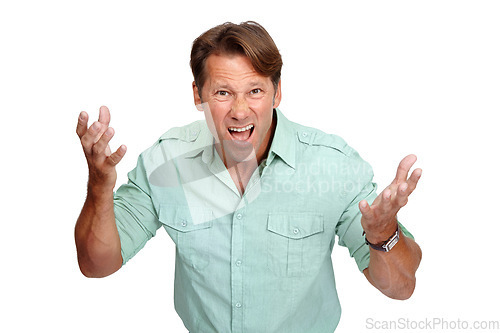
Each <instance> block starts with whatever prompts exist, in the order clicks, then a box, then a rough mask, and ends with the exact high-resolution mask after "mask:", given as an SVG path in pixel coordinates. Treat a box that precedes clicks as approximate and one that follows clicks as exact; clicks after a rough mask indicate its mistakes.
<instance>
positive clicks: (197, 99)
mask: <svg viewBox="0 0 500 333" xmlns="http://www.w3.org/2000/svg"><path fill="white" fill-rule="evenodd" d="M193 97H194V105H196V109H197V110H198V111H203V108H202V107H201V96H200V92H199V90H198V87H197V86H196V83H195V82H194V81H193Z"/></svg>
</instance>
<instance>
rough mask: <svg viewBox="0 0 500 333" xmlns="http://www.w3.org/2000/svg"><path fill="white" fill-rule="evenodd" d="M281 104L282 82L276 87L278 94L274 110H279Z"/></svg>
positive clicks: (275, 98)
mask: <svg viewBox="0 0 500 333" xmlns="http://www.w3.org/2000/svg"><path fill="white" fill-rule="evenodd" d="M280 102H281V80H280V81H279V82H278V86H277V87H276V93H275V94H274V104H273V108H274V109H275V108H277V107H278V106H279V105H280Z"/></svg>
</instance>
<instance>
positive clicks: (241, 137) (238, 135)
mask: <svg viewBox="0 0 500 333" xmlns="http://www.w3.org/2000/svg"><path fill="white" fill-rule="evenodd" d="M253 129H254V126H253V124H250V125H247V126H244V127H229V128H228V131H229V135H231V138H232V139H233V140H238V141H247V140H248V139H250V137H251V136H252V134H253Z"/></svg>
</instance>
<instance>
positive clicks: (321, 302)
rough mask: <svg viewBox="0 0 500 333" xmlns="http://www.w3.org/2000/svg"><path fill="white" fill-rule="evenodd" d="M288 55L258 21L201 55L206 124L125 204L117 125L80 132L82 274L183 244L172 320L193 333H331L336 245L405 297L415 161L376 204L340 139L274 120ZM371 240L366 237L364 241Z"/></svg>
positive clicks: (99, 273)
mask: <svg viewBox="0 0 500 333" xmlns="http://www.w3.org/2000/svg"><path fill="white" fill-rule="evenodd" d="M281 64H282V62H281V56H280V54H279V51H278V49H277V48H276V45H275V44H274V42H273V40H272V39H271V37H270V36H269V35H268V33H267V32H266V31H265V30H264V28H263V27H261V26H260V25H258V24H257V23H255V22H245V23H242V24H240V25H235V24H232V23H226V24H223V25H220V26H217V27H215V28H212V29H210V30H209V31H207V32H205V33H204V34H202V35H201V36H200V37H198V38H197V39H196V40H195V42H194V43H193V48H192V52H191V68H192V70H193V75H194V82H193V94H194V100H195V104H196V106H197V108H198V109H199V110H200V111H203V112H204V113H205V119H206V121H205V122H204V121H198V122H194V123H192V124H190V125H187V126H185V127H181V128H173V129H171V130H170V131H168V132H167V133H165V134H164V135H163V136H161V137H160V139H159V140H158V141H157V142H156V143H155V144H154V145H153V146H152V147H151V148H150V149H148V150H146V151H145V152H144V153H142V154H141V156H140V157H139V160H138V163H137V167H136V168H135V169H134V170H133V171H131V172H130V173H129V182H128V184H125V185H122V186H121V187H120V188H119V189H118V190H117V192H116V193H115V194H113V187H114V185H115V182H116V170H115V166H116V165H117V164H118V163H119V162H120V160H121V159H122V158H123V156H124V154H125V151H126V149H125V147H124V146H121V147H120V148H118V150H117V151H115V152H114V153H111V151H110V149H109V146H108V143H109V141H110V139H111V138H112V136H113V134H114V130H113V129H112V128H110V127H109V121H110V114H109V110H108V109H107V108H106V107H101V109H100V113H99V120H98V121H97V122H95V123H94V124H93V125H92V126H90V127H89V128H87V122H88V115H87V114H86V113H85V112H82V113H81V114H80V117H79V120H78V126H77V133H78V135H79V137H80V139H81V143H82V146H83V149H84V153H85V156H86V158H87V161H88V165H89V182H88V196H87V199H86V201H85V204H84V207H83V209H82V212H81V214H80V216H79V218H78V221H77V224H76V229H75V239H76V246H77V252H78V262H79V265H80V268H81V271H82V273H83V274H84V275H86V276H88V277H104V276H107V275H109V274H112V273H113V272H115V271H116V270H118V269H119V268H120V267H121V266H122V265H123V264H125V263H126V262H127V261H128V260H129V259H130V258H132V257H133V256H134V255H135V254H136V253H137V252H138V251H139V250H140V249H141V248H142V247H143V246H144V244H145V243H146V242H147V241H148V240H149V239H150V238H151V237H153V236H154V235H155V232H156V230H157V229H158V228H160V227H162V226H163V227H164V228H165V230H166V231H167V232H168V234H169V235H170V237H171V238H172V240H173V241H174V242H175V244H176V248H177V251H176V269H175V296H174V302H175V308H176V311H177V313H178V314H179V316H180V317H181V318H182V320H183V322H184V324H185V326H186V328H187V329H188V330H189V331H191V332H318V333H321V332H333V331H334V330H335V328H336V326H337V324H338V321H339V319H340V304H339V301H338V297H337V292H336V286H335V279H334V275H333V268H332V261H331V257H330V256H331V251H332V248H333V244H334V241H335V235H337V236H338V237H339V244H341V245H343V246H347V247H348V249H349V252H350V254H351V256H353V257H354V258H355V260H356V263H357V265H358V268H359V269H360V270H361V271H362V272H363V273H364V275H365V276H366V278H367V279H368V281H369V282H370V283H371V284H373V285H374V286H375V287H376V288H378V289H379V290H380V291H381V292H383V293H384V294H385V295H387V296H389V297H392V298H396V299H406V298H408V297H410V295H411V294H412V292H413V290H414V287H415V272H416V270H417V267H418V265H419V263H420V259H421V251H420V248H419V247H418V245H417V244H416V243H415V241H414V240H413V239H412V237H411V235H410V234H409V233H408V232H407V231H406V229H405V228H404V227H403V226H402V225H401V224H399V223H398V222H397V219H396V213H397V212H398V211H399V209H400V208H401V207H403V206H404V205H405V204H406V203H407V200H408V196H409V195H410V194H411V193H412V191H413V190H414V189H415V187H416V185H417V182H418V179H419V178H420V175H421V170H420V169H416V170H414V171H413V173H412V174H411V176H410V177H408V173H409V170H410V168H411V167H412V165H413V164H414V162H415V160H416V158H415V156H413V155H409V156H407V157H405V158H404V159H403V160H402V161H401V163H400V165H399V167H398V170H397V173H396V177H395V179H394V181H393V182H392V183H391V184H390V185H389V186H388V187H387V188H386V189H385V190H383V191H382V193H381V194H380V195H378V196H377V194H376V185H375V184H373V183H372V177H373V174H372V170H371V168H370V166H369V165H368V164H367V163H366V162H364V161H363V160H362V159H361V158H360V157H359V155H358V154H357V153H356V152H355V151H354V150H353V149H352V148H350V147H349V146H348V145H347V144H346V143H345V142H344V141H343V140H342V139H340V138H339V137H337V136H334V135H328V134H325V133H323V132H321V131H319V130H316V129H312V128H308V127H305V126H301V125H299V124H295V123H293V122H291V121H289V120H288V119H286V118H285V117H284V115H283V114H282V113H281V112H280V111H279V110H278V109H277V108H278V106H279V104H280V101H281V81H280V73H281ZM363 235H364V236H363Z"/></svg>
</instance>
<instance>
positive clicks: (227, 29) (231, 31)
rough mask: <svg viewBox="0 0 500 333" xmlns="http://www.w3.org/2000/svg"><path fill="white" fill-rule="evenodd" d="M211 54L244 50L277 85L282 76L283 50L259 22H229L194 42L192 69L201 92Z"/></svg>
mask: <svg viewBox="0 0 500 333" xmlns="http://www.w3.org/2000/svg"><path fill="white" fill-rule="evenodd" d="M211 54H242V55H245V56H247V57H248V59H250V62H251V63H252V66H253V68H254V69H255V71H256V72H257V73H259V74H261V75H263V76H266V77H269V78H270V79H271V81H272V83H273V85H274V89H276V88H277V86H278V83H279V81H280V78H281V66H282V65H283V62H282V60H281V54H280V52H279V50H278V48H277V47H276V44H274V41H273V39H272V38H271V36H270V35H269V34H268V32H267V31H266V29H264V27H262V26H261V25H260V24H258V23H257V22H253V21H247V22H243V23H241V24H234V23H231V22H226V23H223V24H221V25H218V26H216V27H213V28H212V29H210V30H208V31H206V32H204V33H203V34H202V35H200V36H199V37H198V38H196V39H195V40H194V42H193V48H192V49H191V61H190V65H191V70H192V71H193V76H194V82H195V84H196V86H197V87H198V90H199V92H200V96H201V89H202V87H203V85H204V84H205V80H206V73H205V63H206V60H207V58H208V57H209V56H210V55H211Z"/></svg>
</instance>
